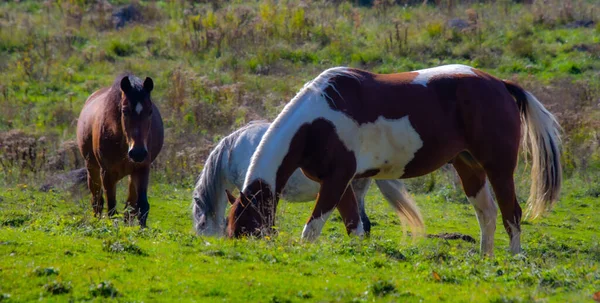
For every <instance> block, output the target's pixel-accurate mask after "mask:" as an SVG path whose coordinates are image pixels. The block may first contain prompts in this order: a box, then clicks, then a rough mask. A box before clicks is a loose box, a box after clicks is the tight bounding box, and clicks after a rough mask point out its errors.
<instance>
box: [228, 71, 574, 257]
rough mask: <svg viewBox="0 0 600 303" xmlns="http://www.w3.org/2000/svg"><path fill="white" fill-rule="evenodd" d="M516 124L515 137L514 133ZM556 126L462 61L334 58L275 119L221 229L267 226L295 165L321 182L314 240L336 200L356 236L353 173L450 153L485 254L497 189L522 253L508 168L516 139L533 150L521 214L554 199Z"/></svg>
mask: <svg viewBox="0 0 600 303" xmlns="http://www.w3.org/2000/svg"><path fill="white" fill-rule="evenodd" d="M521 128H523V130H524V132H523V134H524V135H523V138H521ZM559 132H560V126H559V125H558V122H557V121H556V119H555V118H554V116H553V115H552V114H551V113H550V112H548V111H547V110H546V109H545V108H544V106H543V105H542V104H541V103H540V102H539V101H538V100H537V99H536V98H535V97H534V96H533V95H532V94H531V93H529V92H527V91H525V90H524V89H523V88H521V87H520V86H519V85H517V84H515V83H512V82H510V81H504V80H500V79H497V78H495V77H493V76H491V75H489V74H487V73H485V72H482V71H480V70H477V69H475V68H472V67H469V66H465V65H446V66H439V67H435V68H430V69H424V70H418V71H412V72H405V73H398V74H385V75H384V74H374V73H370V72H367V71H363V70H359V69H352V68H345V67H338V68H332V69H329V70H326V71H325V72H323V73H321V74H320V75H319V76H318V77H317V78H315V79H314V80H312V81H311V82H309V83H307V84H306V85H305V86H304V88H303V89H302V90H301V91H300V92H299V93H298V94H297V95H296V96H295V97H294V99H293V100H292V101H291V102H290V103H289V104H287V106H286V107H285V108H284V110H283V111H282V112H281V113H280V114H279V116H278V117H277V119H276V120H275V121H274V122H273V124H272V125H271V127H270V128H269V130H268V131H267V133H266V135H265V136H264V138H263V139H262V141H261V142H260V145H259V148H258V150H257V151H256V152H255V153H254V155H253V157H252V161H251V163H252V164H251V165H250V169H249V170H248V173H247V174H246V180H245V183H244V189H243V191H242V192H241V194H240V197H239V198H238V199H237V200H236V202H235V205H233V207H232V208H231V210H230V214H229V224H228V225H229V226H228V228H229V230H228V233H229V236H231V237H233V236H241V235H245V234H252V233H256V231H257V230H262V229H265V228H269V227H271V226H273V224H274V214H275V209H276V205H277V198H278V195H279V193H280V192H281V190H282V188H283V186H284V185H285V184H286V181H287V179H288V178H289V176H290V175H291V174H292V172H293V171H294V170H295V169H297V168H298V167H300V168H301V169H302V171H303V172H304V174H306V175H307V176H308V177H309V178H311V179H312V180H315V181H317V182H319V183H320V184H321V187H320V191H319V197H318V199H317V201H316V205H315V208H314V210H313V213H312V215H311V217H310V218H309V220H308V222H307V223H306V225H305V228H304V231H303V234H302V236H303V238H306V239H309V240H312V239H315V238H317V237H318V235H319V234H320V232H321V229H322V226H323V221H324V220H326V219H327V217H328V216H329V214H330V213H331V211H332V210H333V209H334V208H335V207H337V208H338V209H344V210H345V211H344V212H343V213H342V217H343V220H344V223H345V224H346V228H347V231H348V233H349V234H358V235H361V234H363V231H362V230H361V226H360V225H359V224H358V222H359V215H358V210H357V209H356V208H357V207H356V201H355V197H354V193H353V192H352V190H348V184H349V183H350V181H351V180H352V179H355V178H365V177H371V178H373V179H403V178H412V177H417V176H422V175H424V174H427V173H430V172H432V171H434V170H436V169H437V168H439V167H440V166H442V165H443V164H445V163H447V162H450V161H451V162H452V164H453V165H454V167H455V168H456V170H457V172H458V175H459V177H460V179H461V181H462V185H463V189H464V191H465V193H466V194H467V196H468V198H469V201H470V202H471V203H472V204H473V206H474V208H475V211H476V214H477V219H478V221H479V226H480V228H481V250H482V253H484V254H490V255H491V254H493V243H494V232H495V229H496V214H497V210H496V207H495V205H494V202H493V198H492V195H491V193H490V190H489V186H488V180H489V183H490V184H491V187H492V189H493V190H494V192H495V194H496V198H497V200H498V201H497V202H498V205H499V207H500V212H501V213H502V220H503V223H504V227H505V229H506V231H507V233H508V235H509V237H510V249H511V251H512V252H513V253H518V252H520V250H521V244H520V233H521V227H520V223H521V214H522V212H521V207H520V206H519V203H518V202H517V198H516V195H515V186H514V179H513V174H514V171H515V167H516V165H517V158H518V151H519V146H520V141H521V139H523V142H524V149H527V150H529V151H530V154H531V156H532V167H531V169H532V174H531V178H532V180H531V192H530V197H529V200H528V208H529V214H530V215H532V216H533V217H534V218H535V217H536V216H538V215H540V214H541V213H542V212H543V211H544V210H546V209H547V208H548V207H550V206H551V205H552V204H553V203H554V202H555V201H556V200H557V199H558V196H559V192H560V186H561V180H562V175H561V164H560V133H559Z"/></svg>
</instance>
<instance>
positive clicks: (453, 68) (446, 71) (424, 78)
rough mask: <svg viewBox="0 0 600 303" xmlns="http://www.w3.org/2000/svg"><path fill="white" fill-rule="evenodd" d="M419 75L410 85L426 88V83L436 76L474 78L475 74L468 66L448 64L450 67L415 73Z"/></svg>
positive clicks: (422, 70) (428, 69) (443, 66)
mask: <svg viewBox="0 0 600 303" xmlns="http://www.w3.org/2000/svg"><path fill="white" fill-rule="evenodd" d="M415 72H416V73H419V74H418V75H417V77H415V79H413V81H412V82H411V83H412V84H419V85H423V86H425V87H427V83H429V81H430V80H431V79H432V78H434V77H438V76H444V75H472V76H476V77H477V74H475V72H473V68H472V67H470V66H466V65H462V64H450V65H442V66H438V67H433V68H427V69H421V70H417V71H415Z"/></svg>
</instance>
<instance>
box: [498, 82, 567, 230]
mask: <svg viewBox="0 0 600 303" xmlns="http://www.w3.org/2000/svg"><path fill="white" fill-rule="evenodd" d="M503 82H504V84H505V86H506V88H507V89H508V91H509V92H510V94H511V95H513V97H514V98H515V99H516V101H517V105H518V107H519V110H520V111H521V121H522V125H523V130H524V131H523V150H524V151H525V153H528V152H529V153H531V156H532V158H533V163H532V167H531V192H530V194H529V199H528V200H527V204H528V205H527V214H526V215H527V216H531V217H532V218H534V219H535V218H536V217H537V216H539V215H540V214H542V213H543V212H544V211H545V210H546V209H549V208H550V207H552V205H553V204H554V203H555V202H556V201H557V200H558V196H559V194H560V187H561V183H562V169H561V165H560V143H561V139H560V125H559V124H558V121H557V120H556V118H555V117H554V116H553V115H552V114H551V113H550V112H549V111H548V110H547V109H546V108H544V106H543V105H542V103H540V101H538V100H537V99H536V98H535V97H534V96H533V94H531V93H530V92H528V91H526V90H524V89H523V88H521V87H520V86H519V85H517V84H515V83H512V82H510V81H503Z"/></svg>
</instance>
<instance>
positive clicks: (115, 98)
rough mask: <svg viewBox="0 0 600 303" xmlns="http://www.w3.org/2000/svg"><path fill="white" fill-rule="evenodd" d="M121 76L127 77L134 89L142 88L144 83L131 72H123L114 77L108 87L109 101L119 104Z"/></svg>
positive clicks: (139, 89)
mask: <svg viewBox="0 0 600 303" xmlns="http://www.w3.org/2000/svg"><path fill="white" fill-rule="evenodd" d="M123 77H129V82H131V86H132V87H133V88H134V89H135V90H137V91H141V90H142V89H143V88H144V83H143V82H142V80H141V79H140V78H138V77H136V76H135V75H133V73H131V72H123V73H121V74H119V75H118V76H117V77H116V78H115V80H114V81H113V83H112V85H111V86H110V87H109V91H108V95H109V97H108V98H109V100H108V101H109V102H113V103H118V104H121V80H122V79H123Z"/></svg>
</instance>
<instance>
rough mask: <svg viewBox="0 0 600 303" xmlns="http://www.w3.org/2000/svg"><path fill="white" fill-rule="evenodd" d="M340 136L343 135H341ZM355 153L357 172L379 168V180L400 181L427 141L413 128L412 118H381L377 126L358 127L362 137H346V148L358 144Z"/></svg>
mask: <svg viewBox="0 0 600 303" xmlns="http://www.w3.org/2000/svg"><path fill="white" fill-rule="evenodd" d="M338 135H339V133H338ZM355 138H357V139H358V148H357V149H351V150H352V151H354V153H355V155H356V156H357V157H356V161H357V167H356V170H357V173H363V172H365V171H366V170H369V169H373V168H376V169H379V170H380V171H379V173H378V174H377V175H376V176H374V178H375V179H397V178H400V177H401V176H402V175H403V174H404V168H405V167H406V164H408V162H410V160H412V159H413V158H414V157H415V153H416V152H417V151H418V150H419V149H420V148H421V147H423V141H422V140H421V137H420V136H419V134H418V133H417V131H416V130H415V129H414V128H413V127H412V125H411V124H410V121H409V120H408V116H404V117H402V118H400V119H386V118H384V117H379V119H377V120H376V121H375V122H373V123H366V124H363V125H361V126H359V127H358V134H354V135H353V136H351V137H350V136H349V137H346V138H342V141H343V142H344V144H346V147H348V146H351V145H352V144H356V143H355V142H353V140H354V139H355Z"/></svg>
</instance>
